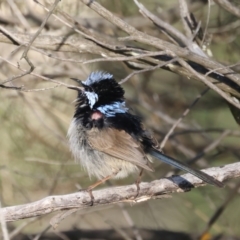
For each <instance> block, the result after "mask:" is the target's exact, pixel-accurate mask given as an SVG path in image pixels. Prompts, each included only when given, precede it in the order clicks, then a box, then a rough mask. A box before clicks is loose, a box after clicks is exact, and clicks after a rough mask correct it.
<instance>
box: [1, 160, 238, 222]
mask: <svg viewBox="0 0 240 240" xmlns="http://www.w3.org/2000/svg"><path fill="white" fill-rule="evenodd" d="M204 172H206V173H208V174H209V175H211V176H214V177H215V178H217V179H218V180H220V181H226V180H229V179H233V178H237V177H239V176H240V163H239V162H237V163H233V164H229V165H226V166H224V167H214V168H209V169H206V170H204ZM203 185H204V183H203V182H202V181H201V180H200V179H198V178H196V177H194V176H193V175H191V174H184V175H182V176H173V177H170V178H164V179H159V180H155V181H152V182H149V183H146V182H144V183H141V184H140V188H141V189H140V192H139V195H138V197H137V199H135V196H136V186H135V184H132V185H128V186H121V187H112V188H106V189H102V190H97V191H94V192H93V195H94V198H95V200H94V205H93V206H90V197H89V194H88V193H87V192H85V191H82V192H77V193H73V194H68V195H62V196H49V197H46V198H44V199H41V200H39V201H36V202H33V203H29V204H25V205H19V206H12V207H6V208H2V209H1V210H0V214H3V216H4V218H5V220H6V221H16V220H20V219H24V218H30V217H36V216H40V215H44V214H47V213H51V212H55V211H59V210H71V209H77V210H81V209H84V208H90V207H96V206H98V207H99V206H104V205H109V204H116V203H119V202H131V203H137V202H142V201H147V200H149V199H152V198H161V197H163V196H164V195H166V194H171V193H176V192H185V191H189V190H190V189H191V188H193V187H198V186H203Z"/></svg>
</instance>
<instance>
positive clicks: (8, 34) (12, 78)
mask: <svg viewBox="0 0 240 240" xmlns="http://www.w3.org/2000/svg"><path fill="white" fill-rule="evenodd" d="M0 31H1V32H3V33H4V34H5V35H7V36H8V37H11V38H12V39H13V40H14V41H15V42H17V43H18V44H19V45H22V43H21V41H19V40H18V39H17V38H16V37H15V36H14V35H13V34H11V33H10V32H9V31H7V30H6V29H5V28H4V27H2V26H0ZM1 59H3V58H2V57H1ZM30 66H31V65H30ZM31 72H32V68H30V69H29V70H28V71H25V72H24V73H22V74H19V75H17V76H13V77H10V78H8V79H7V80H5V81H3V82H2V83H1V84H2V85H3V84H4V83H7V82H12V81H13V80H16V79H18V78H21V77H23V76H25V75H28V74H30V73H31Z"/></svg>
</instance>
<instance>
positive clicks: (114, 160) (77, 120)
mask: <svg viewBox="0 0 240 240" xmlns="http://www.w3.org/2000/svg"><path fill="white" fill-rule="evenodd" d="M72 80H74V81H76V82H77V83H78V86H71V87H69V88H70V89H72V90H76V91H77V93H78V94H77V98H76V100H75V103H76V106H75V113H74V116H73V118H72V121H71V123H70V126H69V129H68V133H67V136H68V141H69V147H70V150H71V152H72V154H73V156H74V158H75V160H76V161H77V162H78V163H80V164H81V165H82V167H83V168H84V169H85V170H86V171H87V173H88V175H89V177H90V178H91V177H96V178H97V179H98V182H96V183H95V184H93V185H91V186H90V187H89V188H88V189H87V190H88V191H89V193H90V196H91V199H92V200H94V197H93V194H92V189H93V188H95V187H96V186H98V185H99V184H101V183H103V182H105V181H106V180H108V179H110V178H112V179H120V178H125V177H127V176H128V175H130V174H134V173H135V174H136V173H138V174H139V178H138V180H137V182H136V184H137V190H138V191H139V183H140V179H141V175H142V172H143V170H147V171H151V172H153V171H154V168H153V167H152V159H153V158H152V157H154V158H155V159H158V160H161V161H163V162H165V163H167V164H169V165H172V166H173V167H175V168H178V169H180V170H183V171H186V172H189V173H191V174H192V175H195V176H196V177H198V178H200V179H201V180H202V181H204V182H206V183H208V184H211V185H214V186H217V187H223V183H222V182H220V181H218V180H217V179H215V178H214V177H212V176H210V175H208V174H206V173H204V172H202V171H200V170H196V169H193V168H191V167H189V166H188V165H187V164H186V163H183V162H180V161H178V160H176V159H174V158H172V157H170V156H167V155H165V154H164V153H162V151H161V150H160V149H159V145H158V142H157V140H156V139H155V138H154V137H153V136H152V134H150V133H149V131H147V130H146V129H145V127H144V125H143V123H142V120H141V118H140V117H139V116H137V115H135V114H134V113H132V110H130V109H129V107H128V106H127V105H126V102H125V97H124V93H125V92H124V89H123V88H122V86H121V85H120V84H119V83H118V82H117V81H116V80H115V78H114V76H113V75H112V74H110V73H108V72H104V71H95V72H91V73H90V75H89V76H88V77H87V79H86V80H84V81H82V80H79V79H77V78H72Z"/></svg>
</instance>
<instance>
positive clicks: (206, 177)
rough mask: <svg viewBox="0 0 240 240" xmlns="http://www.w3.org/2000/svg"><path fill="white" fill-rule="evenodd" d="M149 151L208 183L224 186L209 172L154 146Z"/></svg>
mask: <svg viewBox="0 0 240 240" xmlns="http://www.w3.org/2000/svg"><path fill="white" fill-rule="evenodd" d="M148 153H149V154H151V155H152V156H154V157H156V158H157V159H159V160H161V161H163V162H165V163H167V164H169V165H172V166H174V167H176V168H178V169H180V170H183V171H186V172H189V173H191V174H192V175H194V176H196V177H198V178H200V179H201V180H203V181H204V182H206V183H209V184H211V185H215V186H217V187H223V186H224V184H223V183H222V182H220V181H218V180H217V179H215V178H214V177H212V176H210V175H208V174H206V173H204V172H202V171H199V170H195V169H192V168H190V167H189V166H188V165H186V164H185V163H182V162H179V161H178V160H176V159H174V158H171V157H169V156H167V155H165V154H163V153H161V152H159V151H158V150H156V149H153V148H152V149H150V150H149V152H148Z"/></svg>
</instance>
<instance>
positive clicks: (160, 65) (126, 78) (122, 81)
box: [119, 58, 178, 84]
mask: <svg viewBox="0 0 240 240" xmlns="http://www.w3.org/2000/svg"><path fill="white" fill-rule="evenodd" d="M177 59H178V58H173V59H171V60H169V61H167V62H164V63H162V64H158V65H156V66H153V67H148V68H145V69H141V70H138V71H134V72H132V73H130V74H129V75H128V76H127V77H125V78H124V79H122V80H121V81H120V82H119V84H123V83H125V82H126V81H127V80H128V79H129V78H131V77H132V76H134V75H135V74H139V73H143V72H148V71H152V70H155V69H158V68H161V67H163V66H166V65H168V64H170V63H173V62H176V61H177Z"/></svg>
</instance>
